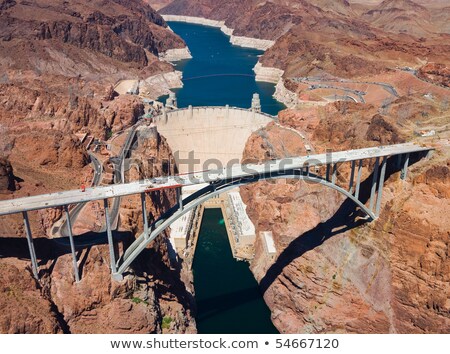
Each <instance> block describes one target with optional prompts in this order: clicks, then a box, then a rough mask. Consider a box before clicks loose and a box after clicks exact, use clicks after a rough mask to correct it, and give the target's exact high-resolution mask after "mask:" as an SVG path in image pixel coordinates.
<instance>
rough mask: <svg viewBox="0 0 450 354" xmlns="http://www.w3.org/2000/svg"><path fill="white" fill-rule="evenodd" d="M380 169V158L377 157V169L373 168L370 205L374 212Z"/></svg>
mask: <svg viewBox="0 0 450 354" xmlns="http://www.w3.org/2000/svg"><path fill="white" fill-rule="evenodd" d="M379 169H380V158H379V157H377V158H376V160H375V167H374V168H373V177H372V190H371V191H370V205H369V209H370V210H371V211H373V207H374V203H375V192H376V190H377V180H378V170H379Z"/></svg>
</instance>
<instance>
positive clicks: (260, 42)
mask: <svg viewBox="0 0 450 354" xmlns="http://www.w3.org/2000/svg"><path fill="white" fill-rule="evenodd" d="M161 16H162V17H163V19H164V21H166V22H168V21H173V22H186V23H194V24H197V25H204V26H210V27H216V28H220V30H221V31H222V32H223V33H225V34H226V35H227V36H229V37H230V43H231V44H233V45H236V46H239V47H244V48H252V49H258V50H262V51H266V50H267V49H269V48H270V47H272V46H273V45H274V44H275V41H272V40H268V39H258V38H251V37H244V36H235V35H233V32H234V29H232V28H229V27H227V26H226V25H225V21H217V20H210V19H207V18H203V17H194V16H182V15H161Z"/></svg>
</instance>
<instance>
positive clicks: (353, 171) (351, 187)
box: [348, 160, 356, 194]
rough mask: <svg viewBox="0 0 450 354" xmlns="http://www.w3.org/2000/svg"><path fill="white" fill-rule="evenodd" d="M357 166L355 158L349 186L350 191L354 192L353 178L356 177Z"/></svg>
mask: <svg viewBox="0 0 450 354" xmlns="http://www.w3.org/2000/svg"><path fill="white" fill-rule="evenodd" d="M355 166H356V161H355V160H353V161H352V170H351V172H350V183H349V186H348V191H349V192H350V193H351V194H352V193H353V180H354V179H355Z"/></svg>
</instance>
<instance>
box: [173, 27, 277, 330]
mask: <svg viewBox="0 0 450 354" xmlns="http://www.w3.org/2000/svg"><path fill="white" fill-rule="evenodd" d="M169 25H170V27H171V28H172V29H173V31H174V32H175V33H177V34H178V35H180V36H181V37H182V38H183V39H184V40H185V42H186V43H187V45H188V47H189V49H190V51H191V53H192V56H193V59H191V60H185V61H181V62H178V64H177V65H176V69H177V70H180V71H182V72H183V82H184V87H183V88H182V89H178V90H174V91H175V92H176V94H177V97H178V106H179V107H180V108H183V107H187V106H189V105H192V106H224V105H226V104H229V105H230V106H232V107H233V106H235V107H241V108H249V107H250V106H251V100H252V96H253V94H254V93H259V95H260V98H261V106H262V110H263V112H265V113H268V114H272V115H276V114H277V113H278V112H279V111H280V110H282V109H284V108H285V106H284V105H283V104H281V103H279V102H278V101H276V100H275V99H274V98H272V95H273V93H274V91H275V87H274V85H273V84H269V83H257V82H256V81H255V77H254V73H253V70H252V69H253V67H254V66H255V64H256V63H257V61H258V56H259V55H261V54H262V52H261V51H258V50H254V49H246V48H241V47H236V46H233V45H231V44H230V42H229V38H228V37H227V36H226V35H225V34H223V33H222V32H221V31H220V30H219V29H218V28H213V27H207V26H200V25H194V24H186V23H180V22H169ZM193 273H194V286H195V299H196V303H197V310H198V311H197V315H196V321H197V329H198V332H199V333H205V334H206V333H217V334H220V333H278V332H277V330H276V328H275V327H274V326H273V324H272V322H271V319H270V315H271V314H270V310H269V308H268V307H267V305H266V304H265V302H264V299H263V297H262V294H261V292H260V289H259V286H258V283H257V282H256V280H255V278H254V277H253V274H252V273H251V271H250V269H249V265H248V263H245V262H241V261H237V260H235V259H234V258H233V255H232V252H231V248H230V244H229V241H228V236H227V231H226V227H225V224H224V220H223V216H222V212H221V210H220V209H207V210H205V213H204V216H203V220H202V225H201V229H200V233H199V239H198V242H197V248H196V252H195V257H194V264H193Z"/></svg>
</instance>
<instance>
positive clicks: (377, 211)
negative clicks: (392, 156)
mask: <svg viewBox="0 0 450 354" xmlns="http://www.w3.org/2000/svg"><path fill="white" fill-rule="evenodd" d="M386 162H387V157H386V156H385V157H383V162H382V163H381V173H380V183H379V185H378V195H377V205H376V207H375V216H376V217H379V216H380V210H381V198H382V197H383V187H384V177H385V175H386Z"/></svg>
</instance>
